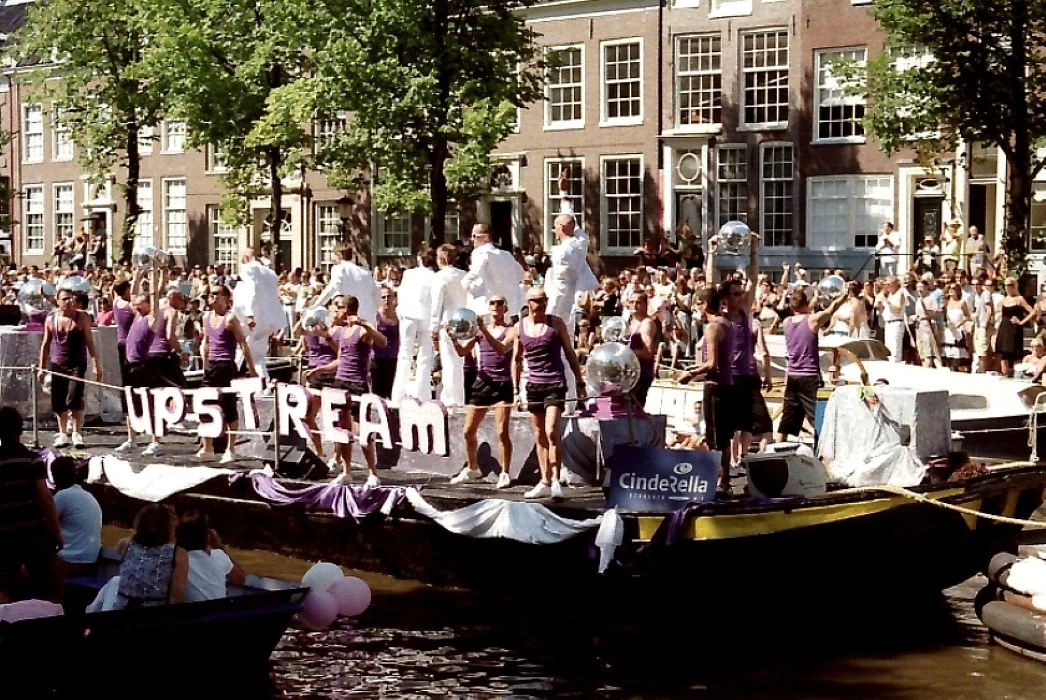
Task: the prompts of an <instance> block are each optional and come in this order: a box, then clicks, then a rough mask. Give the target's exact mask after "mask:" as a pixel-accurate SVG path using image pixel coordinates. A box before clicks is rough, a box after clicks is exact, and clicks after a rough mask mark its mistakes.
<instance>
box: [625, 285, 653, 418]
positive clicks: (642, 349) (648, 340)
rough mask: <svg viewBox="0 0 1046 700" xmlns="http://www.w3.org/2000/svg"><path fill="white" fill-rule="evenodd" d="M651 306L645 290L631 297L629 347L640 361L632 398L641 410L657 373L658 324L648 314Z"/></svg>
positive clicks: (633, 293)
mask: <svg viewBox="0 0 1046 700" xmlns="http://www.w3.org/2000/svg"><path fill="white" fill-rule="evenodd" d="M649 306H650V297H648V296H647V295H646V292H644V291H643V290H641V289H636V290H634V291H633V292H632V294H631V295H629V298H628V308H629V310H630V311H631V312H632V319H631V320H630V321H629V322H628V323H629V329H628V347H629V348H631V349H632V352H634V353H635V355H636V359H638V360H639V380H638V381H637V382H636V386H635V388H634V389H632V397H633V398H634V399H635V401H636V403H637V404H638V405H639V408H640V409H642V408H643V407H644V406H646V397H647V394H648V393H649V392H650V386H651V385H652V384H653V383H654V376H655V374H656V372H657V370H656V368H655V359H654V358H655V356H656V354H657V348H658V335H659V334H658V331H657V323H655V321H654V319H653V318H652V317H651V316H650V315H649V314H648V313H647V308H648V307H649Z"/></svg>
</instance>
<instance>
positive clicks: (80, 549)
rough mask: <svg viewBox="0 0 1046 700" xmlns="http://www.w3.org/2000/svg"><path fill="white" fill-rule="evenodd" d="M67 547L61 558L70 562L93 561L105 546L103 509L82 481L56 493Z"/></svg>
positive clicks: (59, 521) (59, 522)
mask: <svg viewBox="0 0 1046 700" xmlns="http://www.w3.org/2000/svg"><path fill="white" fill-rule="evenodd" d="M54 505H55V508H56V509H57V510H58V524H59V526H60V527H61V529H62V542H63V543H64V546H63V547H62V550H61V551H60V552H58V558H59V559H61V560H62V561H65V562H69V563H70V564H93V563H95V562H96V561H98V552H99V551H100V550H101V549H102V508H101V506H99V505H98V501H97V500H95V497H94V496H92V495H91V494H89V493H88V492H86V491H84V490H83V488H81V487H80V484H74V485H73V486H70V487H69V488H66V489H62V490H61V491H59V492H58V493H56V494H55V495H54Z"/></svg>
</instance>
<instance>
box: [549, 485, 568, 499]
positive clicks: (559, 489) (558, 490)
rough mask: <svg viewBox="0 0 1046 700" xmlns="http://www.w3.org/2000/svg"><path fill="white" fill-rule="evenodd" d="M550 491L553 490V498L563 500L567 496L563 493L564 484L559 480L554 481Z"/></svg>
mask: <svg viewBox="0 0 1046 700" xmlns="http://www.w3.org/2000/svg"><path fill="white" fill-rule="evenodd" d="M549 491H550V492H551V495H552V498H553V499H555V500H557V501H562V500H563V499H564V498H566V496H564V495H563V484H561V483H559V482H558V481H553V482H552V488H550V489H549Z"/></svg>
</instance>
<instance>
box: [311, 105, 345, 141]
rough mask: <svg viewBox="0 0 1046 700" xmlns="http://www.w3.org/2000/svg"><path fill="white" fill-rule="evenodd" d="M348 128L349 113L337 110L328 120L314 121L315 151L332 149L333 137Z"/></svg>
mask: <svg viewBox="0 0 1046 700" xmlns="http://www.w3.org/2000/svg"><path fill="white" fill-rule="evenodd" d="M348 128H349V113H348V112H345V111H341V110H339V111H338V112H335V113H334V115H333V116H332V117H330V118H329V119H318V120H317V121H316V150H317V151H323V150H326V149H330V148H333V146H334V139H335V137H336V136H337V135H338V134H340V133H343V132H344V131H345V130H346V129H348Z"/></svg>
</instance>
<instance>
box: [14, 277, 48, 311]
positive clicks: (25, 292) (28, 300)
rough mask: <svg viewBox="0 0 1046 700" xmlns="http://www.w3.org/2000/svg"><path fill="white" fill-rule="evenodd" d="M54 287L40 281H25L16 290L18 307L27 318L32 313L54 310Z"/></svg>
mask: <svg viewBox="0 0 1046 700" xmlns="http://www.w3.org/2000/svg"><path fill="white" fill-rule="evenodd" d="M55 294H56V293H55V289H54V286H53V285H52V284H51V283H50V282H45V281H43V280H40V279H31V280H26V281H25V282H23V283H22V286H21V287H20V288H19V290H18V306H19V307H20V308H21V309H22V313H24V314H25V315H26V316H29V315H30V314H31V313H33V312H40V311H44V312H50V311H53V310H54V308H55V307H54V302H53V301H51V300H52V299H54V297H55Z"/></svg>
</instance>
